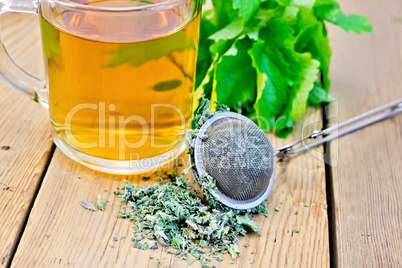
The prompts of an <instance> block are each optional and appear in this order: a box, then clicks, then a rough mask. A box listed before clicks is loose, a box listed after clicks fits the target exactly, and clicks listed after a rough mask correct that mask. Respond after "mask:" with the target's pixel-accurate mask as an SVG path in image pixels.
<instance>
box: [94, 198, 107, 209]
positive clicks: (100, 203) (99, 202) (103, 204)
mask: <svg viewBox="0 0 402 268" xmlns="http://www.w3.org/2000/svg"><path fill="white" fill-rule="evenodd" d="M96 203H97V205H98V209H99V210H102V211H103V210H105V207H106V201H105V200H102V198H101V196H100V195H98V197H97V198H96Z"/></svg>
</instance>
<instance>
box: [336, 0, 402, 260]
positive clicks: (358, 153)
mask: <svg viewBox="0 0 402 268" xmlns="http://www.w3.org/2000/svg"><path fill="white" fill-rule="evenodd" d="M340 2H341V6H342V7H343V9H344V10H345V12H347V13H362V14H365V15H367V16H368V17H369V19H370V21H371V22H372V24H373V26H374V32H373V33H370V34H363V35H361V36H358V35H355V34H352V33H344V32H342V30H340V29H335V28H334V27H330V29H329V35H330V40H331V44H332V46H333V50H334V55H333V61H332V65H331V78H332V92H333V94H334V95H335V96H336V97H337V98H338V102H337V104H336V105H335V106H334V107H332V108H333V109H332V115H331V116H332V117H333V118H332V119H331V123H340V122H342V121H343V120H345V119H348V118H351V117H353V116H356V115H358V114H360V113H363V112H366V111H368V110H370V109H373V108H376V107H378V106H381V105H383V104H386V103H388V102H391V101H393V100H397V99H400V98H402V46H401V45H402V2H401V1H400V0H386V1H375V0H355V1H347V0H342V1H340ZM336 106H338V107H337V109H336ZM336 111H337V112H336ZM401 152H402V114H400V115H397V116H396V117H394V118H392V119H389V120H386V121H383V122H381V123H378V124H376V125H373V126H370V127H368V128H366V129H364V130H360V131H358V132H356V133H354V134H351V135H349V136H347V137H343V138H341V139H340V140H339V142H335V143H332V145H331V154H332V155H331V160H332V163H333V168H332V172H333V185H334V194H335V196H334V200H335V219H336V222H335V225H336V243H337V255H336V256H337V261H338V264H339V266H340V267H400V266H402V250H401V248H402V232H401V230H402V213H401V212H402V201H401V200H402V157H401Z"/></svg>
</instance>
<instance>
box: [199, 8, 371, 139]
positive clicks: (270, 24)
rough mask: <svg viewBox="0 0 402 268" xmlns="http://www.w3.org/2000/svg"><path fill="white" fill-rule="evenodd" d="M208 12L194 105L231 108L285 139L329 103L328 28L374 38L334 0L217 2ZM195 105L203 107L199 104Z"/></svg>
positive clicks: (361, 21)
mask: <svg viewBox="0 0 402 268" xmlns="http://www.w3.org/2000/svg"><path fill="white" fill-rule="evenodd" d="M212 4H213V8H212V9H209V10H206V11H204V12H203V15H202V19H201V31H200V46H199V55H198V62H197V77H196V92H195V98H196V100H198V99H199V97H200V96H201V93H205V94H206V96H207V97H208V98H210V99H212V100H219V102H221V103H225V104H226V105H228V106H229V107H230V108H231V109H232V110H234V111H236V112H239V113H242V114H244V115H246V116H248V117H250V118H251V119H252V120H254V121H255V122H256V123H257V124H258V125H259V126H260V127H261V128H262V129H263V130H265V131H268V130H270V129H271V130H272V129H274V130H276V131H277V134H278V135H279V136H280V137H285V136H287V134H289V133H290V132H292V130H293V128H292V126H293V123H294V122H296V121H297V120H299V119H300V117H301V116H302V115H303V114H304V113H305V111H306V106H307V105H319V104H321V103H325V102H331V101H332V100H333V97H332V96H330V95H329V94H328V92H329V88H330V80H329V77H328V73H329V65H330V58H331V54H332V52H331V47H330V44H329V40H328V36H327V30H326V27H325V24H324V21H328V22H330V23H333V24H335V25H338V26H340V27H341V28H342V29H344V30H345V31H349V30H352V31H354V32H355V33H358V34H360V33H361V32H362V31H366V32H370V31H372V26H371V24H370V23H369V21H368V19H367V18H366V17H364V16H361V15H356V14H351V15H345V14H344V13H343V12H342V11H341V10H340V7H339V3H338V2H337V1H336V0H212ZM196 105H197V103H196Z"/></svg>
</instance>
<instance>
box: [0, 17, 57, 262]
mask: <svg viewBox="0 0 402 268" xmlns="http://www.w3.org/2000/svg"><path fill="white" fill-rule="evenodd" d="M1 22H2V29H1V30H2V31H1V32H2V38H3V40H4V41H5V43H6V46H7V48H9V52H10V54H11V55H12V56H13V57H14V58H15V60H16V61H17V62H18V63H21V64H22V66H23V67H24V68H27V69H28V70H29V71H30V72H31V73H35V74H37V75H40V74H41V71H40V68H41V57H40V53H38V52H39V51H40V42H39V40H38V39H37V37H38V36H39V30H38V26H39V24H38V21H37V17H36V16H34V15H26V14H25V15H15V14H6V15H2V18H1ZM38 62H39V63H38ZM0 95H1V98H0V107H1V109H0V182H2V183H0V226H1V232H0V267H5V266H7V265H8V264H9V262H10V260H11V256H12V254H13V252H14V250H15V246H16V244H17V242H18V239H19V237H20V235H21V231H22V229H23V227H24V225H25V221H26V218H27V216H28V214H29V212H30V211H29V209H30V207H31V204H32V202H33V199H34V197H35V193H36V191H37V188H38V186H39V184H40V179H41V177H42V173H43V172H44V169H45V167H46V164H47V159H48V157H49V155H50V152H51V149H52V144H53V143H52V140H51V137H50V131H49V125H48V120H49V119H48V116H47V111H46V110H45V109H44V108H42V107H41V106H40V105H39V104H36V103H34V102H33V101H31V100H29V99H28V98H26V97H24V96H22V95H21V94H19V93H17V92H15V91H13V90H12V89H11V88H10V87H8V86H6V85H5V84H4V82H3V81H0ZM3 183H4V184H3ZM5 184H7V185H8V186H10V187H9V188H8V187H7V186H6V185H5Z"/></svg>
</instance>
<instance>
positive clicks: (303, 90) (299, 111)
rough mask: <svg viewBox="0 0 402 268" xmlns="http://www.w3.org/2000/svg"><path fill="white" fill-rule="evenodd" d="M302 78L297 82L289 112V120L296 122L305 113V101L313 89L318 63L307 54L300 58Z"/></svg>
mask: <svg viewBox="0 0 402 268" xmlns="http://www.w3.org/2000/svg"><path fill="white" fill-rule="evenodd" d="M301 62H302V64H301V69H302V76H301V79H300V81H299V87H298V88H296V90H295V95H294V97H293V101H292V109H291V111H290V114H289V116H290V119H292V120H293V121H297V120H299V119H300V117H301V116H302V115H303V114H304V113H305V112H306V107H307V99H308V96H309V93H310V91H311V90H312V89H313V87H314V81H316V80H317V75H318V67H319V66H320V62H318V61H316V60H314V59H312V58H311V55H310V54H309V53H304V54H303V55H302V58H301Z"/></svg>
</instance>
